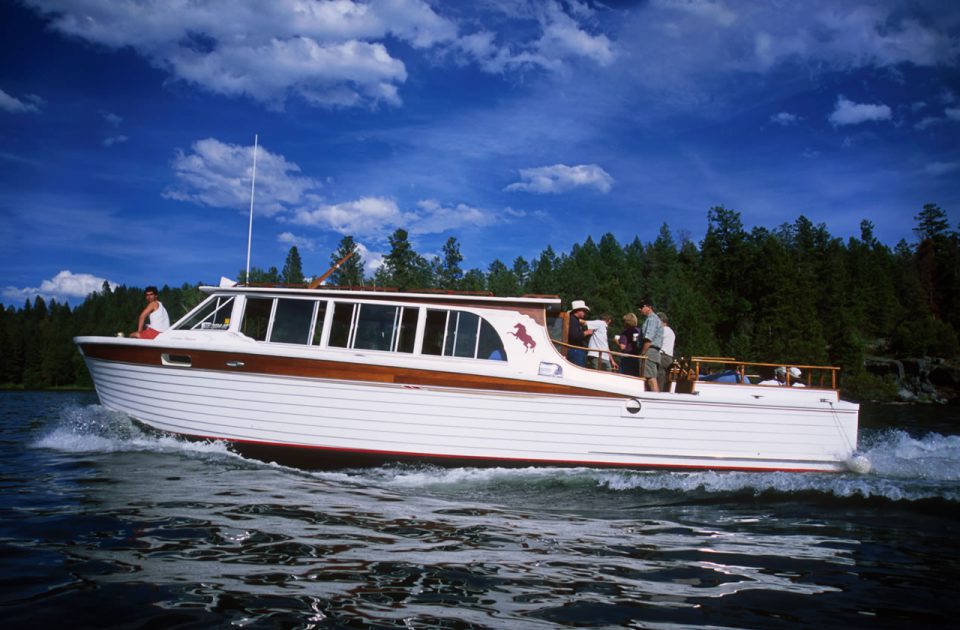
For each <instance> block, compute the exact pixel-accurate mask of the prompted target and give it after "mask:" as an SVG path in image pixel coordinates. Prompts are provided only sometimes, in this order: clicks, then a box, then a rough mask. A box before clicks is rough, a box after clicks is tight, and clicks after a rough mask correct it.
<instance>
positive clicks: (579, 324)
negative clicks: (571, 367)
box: [567, 300, 593, 366]
mask: <svg viewBox="0 0 960 630" xmlns="http://www.w3.org/2000/svg"><path fill="white" fill-rule="evenodd" d="M589 312H590V307H589V306H587V304H586V302H584V301H583V300H574V301H573V303H572V304H571V305H570V322H569V326H568V327H567V343H568V344H570V345H571V346H577V347H576V348H567V360H569V361H570V362H571V363H576V364H577V365H580V366H584V365H586V363H587V352H586V347H587V337H589V336H590V335H592V334H593V331H592V330H589V329H588V328H587V326H586V325H585V324H584V323H583V322H584V320H585V319H586V317H587V313H589ZM581 348H584V349H583V350H581Z"/></svg>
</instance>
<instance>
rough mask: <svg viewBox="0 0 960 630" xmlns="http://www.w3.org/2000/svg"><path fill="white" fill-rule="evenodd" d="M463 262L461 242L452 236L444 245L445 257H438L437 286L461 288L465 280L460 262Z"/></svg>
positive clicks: (436, 269)
mask: <svg viewBox="0 0 960 630" xmlns="http://www.w3.org/2000/svg"><path fill="white" fill-rule="evenodd" d="M462 262H463V255H462V254H461V253H460V244H459V243H457V239H456V238H454V237H452V236H451V237H450V238H448V239H447V242H446V243H444V245H443V259H442V260H441V259H440V258H439V257H438V258H437V259H436V265H435V271H434V275H435V276H436V278H437V286H438V287H439V288H441V289H448V290H455V289H458V288H460V283H461V281H462V280H463V270H462V269H461V268H460V263H462Z"/></svg>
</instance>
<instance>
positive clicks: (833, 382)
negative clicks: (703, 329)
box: [690, 357, 842, 389]
mask: <svg viewBox="0 0 960 630" xmlns="http://www.w3.org/2000/svg"><path fill="white" fill-rule="evenodd" d="M690 363H692V364H693V367H692V368H691V369H692V370H693V378H692V380H699V379H700V366H701V364H703V363H724V364H729V365H732V369H734V370H736V371H737V373H738V374H739V375H740V377H741V382H742V381H743V377H744V376H746V369H747V367H748V366H749V367H760V368H778V367H783V368H788V369H787V373H786V381H785V382H786V384H787V385H790V381H791V376H790V370H789V368H792V367H795V368H798V369H801V370H805V371H806V375H807V377H806V379H801V382H803V380H805V381H806V384H807V385H809V386H812V385H813V373H812V372H814V371H816V372H818V373H819V374H820V375H821V376H820V379H819V381H820V382H819V383H818V386H820V387H823V386H824V383H823V380H824V379H823V374H824V373H829V374H830V388H831V389H837V374H839V372H840V370H841V369H842V368H840V367H836V366H830V365H807V364H803V363H766V362H762V361H738V360H737V359H735V358H732V357H691V358H690Z"/></svg>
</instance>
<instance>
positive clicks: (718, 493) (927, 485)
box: [354, 430, 960, 503]
mask: <svg viewBox="0 0 960 630" xmlns="http://www.w3.org/2000/svg"><path fill="white" fill-rule="evenodd" d="M861 447H862V448H861V454H862V455H864V456H866V458H867V459H869V460H870V462H871V463H872V465H873V468H872V471H871V472H870V473H868V474H857V473H853V472H849V473H841V474H835V473H787V472H773V473H760V472H735V471H636V470H607V469H602V470H601V469H594V468H572V469H556V468H522V469H514V468H484V469H480V468H455V469H440V468H431V467H409V466H397V467H383V468H378V469H373V470H365V471H354V474H356V475H361V476H363V477H364V478H366V479H367V480H368V481H369V482H370V483H379V484H382V485H387V486H392V487H395V488H399V489H403V488H406V489H413V488H427V489H430V490H433V491H436V492H438V493H441V494H443V493H444V488H445V487H447V488H459V489H460V491H468V489H470V488H472V490H473V492H475V493H477V494H485V495H488V497H489V498H491V499H493V498H494V497H496V496H497V495H498V494H499V493H502V492H504V491H508V490H511V489H512V490H513V491H520V487H521V486H526V487H527V489H528V491H531V492H532V493H533V494H536V493H537V492H544V493H547V492H549V491H550V490H559V489H564V490H568V491H578V490H579V491H581V492H583V493H589V492H593V493H596V492H598V491H599V492H607V493H632V494H635V495H636V494H643V493H658V494H660V495H661V498H663V496H662V495H673V496H676V497H677V498H678V499H680V498H683V499H684V500H685V501H690V500H691V499H695V498H699V499H701V500H704V501H710V500H712V499H720V498H722V497H728V498H729V497H730V496H731V495H752V496H755V497H759V496H760V495H764V496H770V495H778V496H783V495H787V496H796V495H798V494H801V493H813V494H820V495H829V496H833V497H837V498H851V497H853V498H863V499H887V500H892V501H922V500H928V499H935V500H947V501H950V502H956V503H960V488H958V487H957V484H956V482H957V480H960V436H943V435H940V434H937V433H929V434H927V435H925V436H923V437H920V438H916V437H911V436H910V435H909V434H908V433H906V432H904V431H900V430H887V431H884V432H878V433H876V434H873V435H868V436H867V439H866V440H864V441H863V442H862V443H861Z"/></svg>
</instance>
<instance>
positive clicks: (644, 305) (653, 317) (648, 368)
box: [640, 298, 663, 392]
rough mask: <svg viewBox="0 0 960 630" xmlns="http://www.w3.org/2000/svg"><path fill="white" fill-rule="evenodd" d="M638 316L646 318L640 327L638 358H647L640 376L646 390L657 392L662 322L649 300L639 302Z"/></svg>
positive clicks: (658, 389)
mask: <svg viewBox="0 0 960 630" xmlns="http://www.w3.org/2000/svg"><path fill="white" fill-rule="evenodd" d="M640 314H641V315H643V316H644V317H646V319H645V320H644V321H643V326H641V327H640V334H641V337H642V339H643V341H642V345H641V346H640V356H641V357H646V358H647V361H646V363H645V364H644V365H643V373H642V374H641V375H640V376H641V377H643V378H644V379H645V380H646V381H647V389H649V390H650V391H652V392H659V391H660V384H659V383H658V382H657V375H658V374H659V373H660V347H661V346H663V322H661V321H660V318H659V317H657V314H656V312H655V311H654V310H653V302H652V301H651V300H650V298H644V299H642V300H641V301H640Z"/></svg>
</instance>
